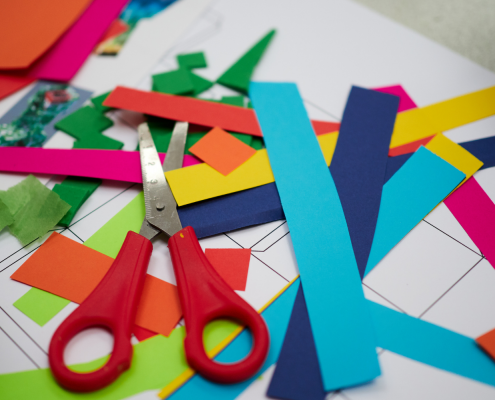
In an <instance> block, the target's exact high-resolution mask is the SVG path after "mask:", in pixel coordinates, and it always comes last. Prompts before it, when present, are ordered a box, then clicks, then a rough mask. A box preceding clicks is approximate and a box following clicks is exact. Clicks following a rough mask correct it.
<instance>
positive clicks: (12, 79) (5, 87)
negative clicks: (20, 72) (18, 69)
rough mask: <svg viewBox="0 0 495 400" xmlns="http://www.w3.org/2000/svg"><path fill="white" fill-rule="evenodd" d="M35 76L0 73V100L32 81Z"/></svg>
mask: <svg viewBox="0 0 495 400" xmlns="http://www.w3.org/2000/svg"><path fill="white" fill-rule="evenodd" d="M35 80H36V78H30V77H27V76H16V75H7V74H0V100H2V99H3V98H4V97H7V96H9V95H11V94H12V93H15V92H17V91H18V90H21V89H22V88H23V87H25V86H27V85H29V84H30V83H32V82H34V81H35Z"/></svg>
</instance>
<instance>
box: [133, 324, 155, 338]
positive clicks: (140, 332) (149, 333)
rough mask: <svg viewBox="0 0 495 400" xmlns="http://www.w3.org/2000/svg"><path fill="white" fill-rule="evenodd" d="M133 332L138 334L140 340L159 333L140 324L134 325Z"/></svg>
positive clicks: (135, 334)
mask: <svg viewBox="0 0 495 400" xmlns="http://www.w3.org/2000/svg"><path fill="white" fill-rule="evenodd" d="M132 334H133V335H134V336H136V339H137V340H139V341H140V342H142V341H143V340H146V339H149V338H151V337H153V336H156V335H158V333H156V332H153V331H150V330H148V329H145V328H142V327H140V326H138V325H134V328H133V329H132Z"/></svg>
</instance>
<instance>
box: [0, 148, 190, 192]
mask: <svg viewBox="0 0 495 400" xmlns="http://www.w3.org/2000/svg"><path fill="white" fill-rule="evenodd" d="M159 156H160V160H164V159H165V154H164V153H159ZM162 162H163V161H162ZM198 163H199V161H198V160H197V159H196V158H195V157H192V156H188V155H186V156H184V161H183V164H182V165H183V166H189V165H195V164H198ZM0 171H4V172H32V173H33V174H51V175H54V174H55V175H73V176H82V177H87V178H99V179H110V180H114V181H124V182H135V183H142V174H141V163H140V160H139V152H138V151H112V150H90V149H70V150H68V149H42V148H28V147H0Z"/></svg>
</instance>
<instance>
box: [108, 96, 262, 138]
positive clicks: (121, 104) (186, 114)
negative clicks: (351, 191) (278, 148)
mask: <svg viewBox="0 0 495 400" xmlns="http://www.w3.org/2000/svg"><path fill="white" fill-rule="evenodd" d="M103 105H105V106H108V107H115V108H123V109H125V110H131V111H136V112H141V113H143V114H150V115H154V116H156V117H161V118H167V119H173V120H175V121H187V122H191V123H195V124H198V125H205V126H211V127H215V126H218V127H220V128H222V129H225V130H232V131H234V132H239V133H248V134H250V135H254V136H261V131H260V128H259V126H258V122H257V121H256V117H255V115H254V112H253V110H251V109H248V108H241V107H235V106H231V105H228V104H221V103H215V102H212V101H207V100H200V99H195V98H191V97H182V96H173V95H170V94H165V93H156V92H145V91H142V90H136V89H130V88H125V87H122V86H117V88H116V89H114V90H113V91H112V93H110V95H109V96H108V97H107V99H106V100H105V102H104V103H103Z"/></svg>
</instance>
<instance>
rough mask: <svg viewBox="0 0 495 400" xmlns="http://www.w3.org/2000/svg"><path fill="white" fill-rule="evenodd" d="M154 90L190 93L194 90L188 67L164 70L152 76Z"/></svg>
mask: <svg viewBox="0 0 495 400" xmlns="http://www.w3.org/2000/svg"><path fill="white" fill-rule="evenodd" d="M152 79H153V90H154V91H156V92H160V93H167V94H176V95H178V94H188V93H192V92H193V91H194V85H193V82H192V81H191V77H190V75H189V71H188V70H187V69H183V68H181V69H176V70H175V71H169V72H164V73H163V74H157V75H153V76H152Z"/></svg>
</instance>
